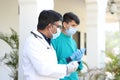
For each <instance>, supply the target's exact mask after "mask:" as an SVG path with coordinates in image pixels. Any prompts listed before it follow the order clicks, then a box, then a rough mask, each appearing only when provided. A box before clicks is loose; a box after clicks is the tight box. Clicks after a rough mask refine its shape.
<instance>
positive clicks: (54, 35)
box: [52, 28, 61, 39]
mask: <svg viewBox="0 0 120 80" xmlns="http://www.w3.org/2000/svg"><path fill="white" fill-rule="evenodd" d="M60 33H61V30H60V28H57V33H55V34H53V33H52V36H53V37H52V39H56V38H57V37H59V35H60Z"/></svg>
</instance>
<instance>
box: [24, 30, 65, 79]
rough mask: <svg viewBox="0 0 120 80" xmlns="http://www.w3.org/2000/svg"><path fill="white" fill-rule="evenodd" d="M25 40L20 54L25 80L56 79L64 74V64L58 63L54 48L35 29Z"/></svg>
mask: <svg viewBox="0 0 120 80" xmlns="http://www.w3.org/2000/svg"><path fill="white" fill-rule="evenodd" d="M33 32H34V33H35V34H37V35H39V36H40V37H41V38H39V37H37V38H36V37H35V36H34V35H33V34H31V36H30V37H29V38H28V39H27V40H26V42H25V45H24V50H23V54H22V68H23V71H24V76H25V80H58V79H59V78H63V77H64V76H66V65H63V64H58V62H57V57H56V53H55V50H54V49H53V47H52V45H51V46H50V45H49V44H48V43H47V42H46V40H45V39H44V37H43V36H42V35H41V34H40V33H39V32H38V31H37V30H35V31H33Z"/></svg>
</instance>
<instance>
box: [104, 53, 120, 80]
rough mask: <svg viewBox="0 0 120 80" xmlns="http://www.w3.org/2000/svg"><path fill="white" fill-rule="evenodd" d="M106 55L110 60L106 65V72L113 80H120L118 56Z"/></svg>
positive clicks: (119, 58) (119, 55) (119, 56)
mask: <svg viewBox="0 0 120 80" xmlns="http://www.w3.org/2000/svg"><path fill="white" fill-rule="evenodd" d="M106 55H107V56H108V57H109V58H110V59H111V61H110V62H108V63H106V71H108V72H110V73H111V74H112V75H113V76H114V78H115V80H120V54H118V55H115V54H113V53H106Z"/></svg>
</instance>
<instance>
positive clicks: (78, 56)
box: [70, 48, 85, 61]
mask: <svg viewBox="0 0 120 80" xmlns="http://www.w3.org/2000/svg"><path fill="white" fill-rule="evenodd" d="M84 53H85V48H82V49H77V51H76V52H74V53H73V54H72V56H70V58H71V59H72V60H75V61H81V58H82V57H83V54H84Z"/></svg>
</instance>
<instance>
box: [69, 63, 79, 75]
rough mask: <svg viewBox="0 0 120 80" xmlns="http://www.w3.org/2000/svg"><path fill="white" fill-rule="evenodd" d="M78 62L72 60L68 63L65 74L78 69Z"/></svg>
mask: <svg viewBox="0 0 120 80" xmlns="http://www.w3.org/2000/svg"><path fill="white" fill-rule="evenodd" d="M78 66H79V64H78V62H77V61H72V62H70V63H69V64H67V75H68V74H70V73H71V72H74V71H76V70H77V69H78Z"/></svg>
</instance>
